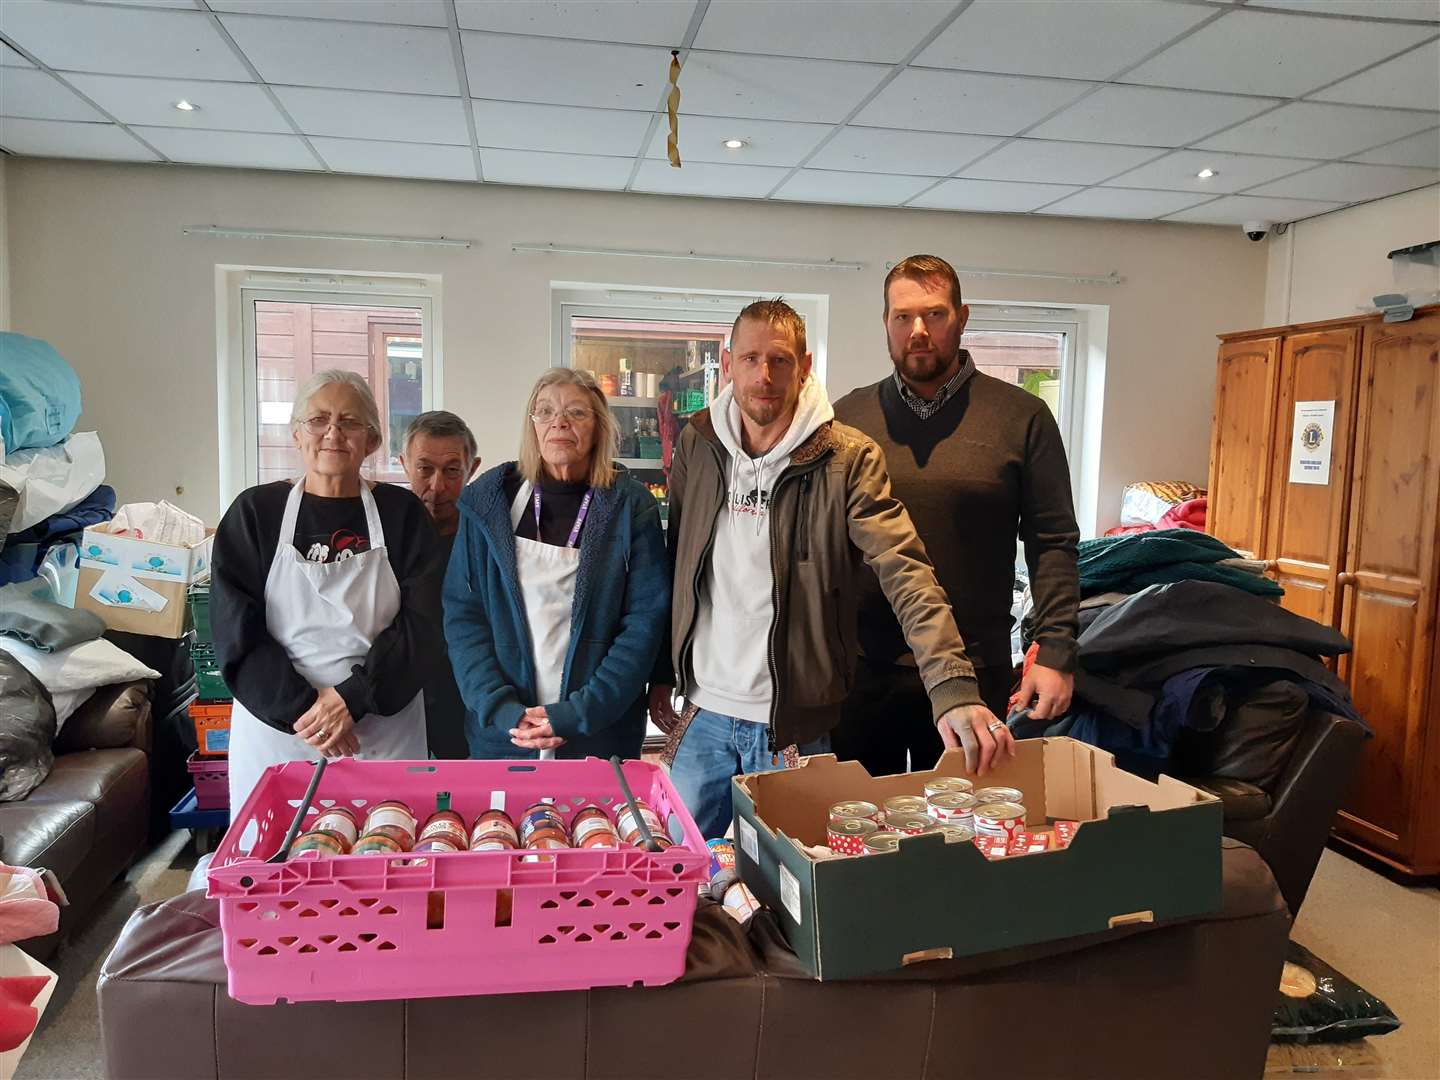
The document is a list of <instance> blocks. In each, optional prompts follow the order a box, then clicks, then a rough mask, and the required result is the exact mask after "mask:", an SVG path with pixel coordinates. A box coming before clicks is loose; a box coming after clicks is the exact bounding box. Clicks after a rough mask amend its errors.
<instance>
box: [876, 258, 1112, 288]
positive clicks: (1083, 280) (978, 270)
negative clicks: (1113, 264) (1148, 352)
mask: <svg viewBox="0 0 1440 1080" xmlns="http://www.w3.org/2000/svg"><path fill="white" fill-rule="evenodd" d="M894 268H895V264H894V263H886V264H885V269H886V270H887V271H888V270H893V269H894ZM955 273H957V274H959V275H961V276H962V277H1009V278H1038V279H1040V280H1042V281H1073V282H1075V283H1077V284H1080V285H1121V284H1123V283H1124V281H1125V279H1124V278H1123V277H1121V276H1120V275H1119V273H1117V272H1116V271H1114V270H1111V271H1110V273H1108V274H1066V273H1060V272H1057V271H1053V270H996V269H994V268H993V267H988V266H957V267H955Z"/></svg>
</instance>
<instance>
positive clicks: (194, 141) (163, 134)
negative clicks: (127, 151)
mask: <svg viewBox="0 0 1440 1080" xmlns="http://www.w3.org/2000/svg"><path fill="white" fill-rule="evenodd" d="M135 131H136V133H137V134H139V135H140V136H141V137H142V138H143V139H145V141H146V142H149V143H152V144H153V145H154V146H155V148H156V149H157V150H159V151H160V152H161V153H162V154H164V155H165V156H166V157H168V158H170V159H171V160H172V161H183V162H186V163H187V164H191V165H232V166H236V167H238V168H242V169H296V170H300V171H306V170H315V169H319V168H320V165H319V163H317V162H316V160H315V156H314V155H313V154H311V153H310V151H309V150H306V149H305V144H304V143H303V142H302V141H301V140H300V137H299V136H298V135H256V134H250V133H247V132H237V131H191V130H188V129H185V128H162V127H137V128H136V129H135Z"/></svg>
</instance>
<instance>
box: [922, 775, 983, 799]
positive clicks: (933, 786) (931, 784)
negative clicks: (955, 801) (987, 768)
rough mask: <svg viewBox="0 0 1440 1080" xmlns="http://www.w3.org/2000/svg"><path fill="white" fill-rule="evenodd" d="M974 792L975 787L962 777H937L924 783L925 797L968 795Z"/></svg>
mask: <svg viewBox="0 0 1440 1080" xmlns="http://www.w3.org/2000/svg"><path fill="white" fill-rule="evenodd" d="M974 790H975V785H974V784H972V783H971V782H970V781H969V780H966V779H965V778H964V777H963V776H937V777H935V778H934V779H933V780H926V781H925V797H926V798H927V799H928V798H930V797H931V796H932V795H943V794H949V793H952V792H956V791H958V792H962V793H963V794H966V795H968V794H970V793H972V792H973V791H974Z"/></svg>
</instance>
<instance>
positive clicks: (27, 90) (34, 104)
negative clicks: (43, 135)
mask: <svg viewBox="0 0 1440 1080" xmlns="http://www.w3.org/2000/svg"><path fill="white" fill-rule="evenodd" d="M0 116H25V117H29V118H30V119H31V120H95V121H101V122H103V121H105V120H106V119H107V117H106V116H105V115H104V114H103V113H101V112H100V111H99V110H97V109H93V108H91V107H90V106H89V105H88V104H86V103H85V101H84V100H83V99H82V98H81V97H80V95H79V94H77V93H75V92H74V91H73V90H71V89H70V88H69V87H68V86H66V85H65V84H64V83H62V82H61V81H60V80H59V79H57V78H55V76H53V75H51V74H50V73H49V72H46V71H41V70H39V69H38V68H28V69H27V68H18V67H0Z"/></svg>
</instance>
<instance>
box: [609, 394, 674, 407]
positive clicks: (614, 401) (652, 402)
mask: <svg viewBox="0 0 1440 1080" xmlns="http://www.w3.org/2000/svg"><path fill="white" fill-rule="evenodd" d="M605 401H606V402H607V403H608V404H609V405H610V408H612V409H658V408H659V407H660V399H659V398H658V397H623V396H622V397H606V398H605Z"/></svg>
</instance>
